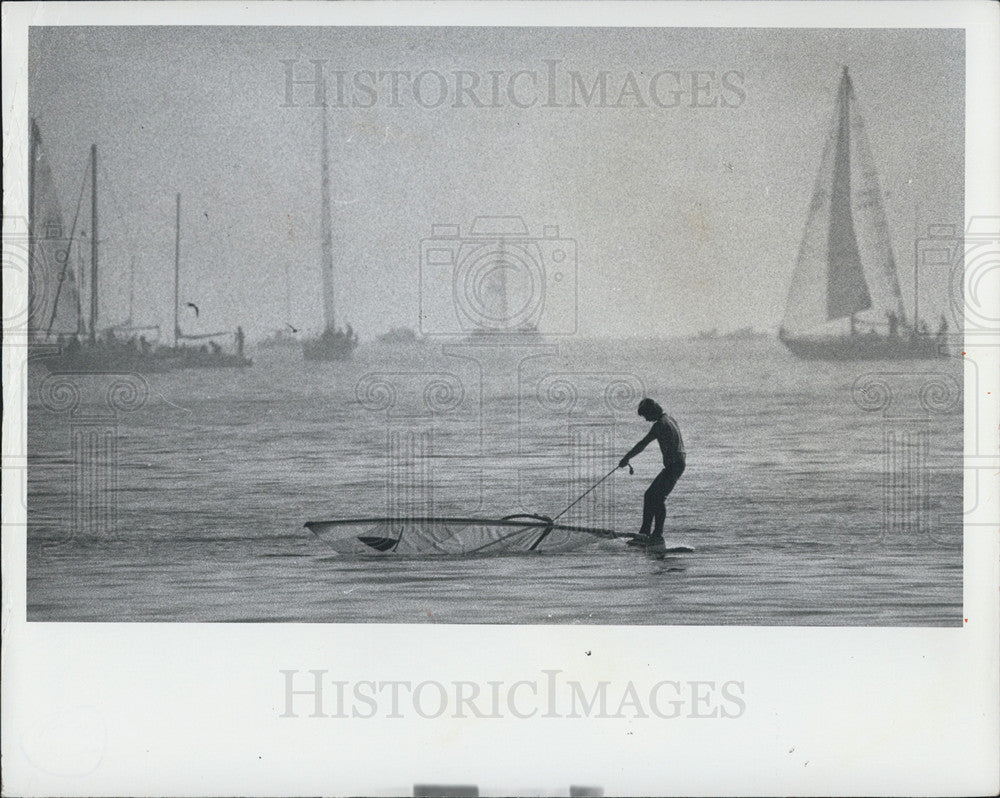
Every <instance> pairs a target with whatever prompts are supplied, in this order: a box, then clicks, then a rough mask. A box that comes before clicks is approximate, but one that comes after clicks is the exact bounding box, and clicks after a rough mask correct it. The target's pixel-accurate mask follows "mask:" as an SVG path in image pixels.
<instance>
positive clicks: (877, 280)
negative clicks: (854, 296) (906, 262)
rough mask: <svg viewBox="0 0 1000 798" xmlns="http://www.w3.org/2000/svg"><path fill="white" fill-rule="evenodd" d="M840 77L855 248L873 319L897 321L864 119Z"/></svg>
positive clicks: (898, 308)
mask: <svg viewBox="0 0 1000 798" xmlns="http://www.w3.org/2000/svg"><path fill="white" fill-rule="evenodd" d="M843 80H844V81H845V82H846V83H847V95H848V105H849V110H850V114H849V119H850V137H851V167H852V171H851V208H852V210H853V214H854V224H855V230H856V233H857V245H858V252H859V254H860V256H861V263H862V265H863V267H864V272H865V280H866V282H867V285H868V290H869V291H870V292H871V299H872V305H873V308H875V309H876V311H877V312H878V314H879V318H878V319H877V320H878V321H884V320H885V315H886V314H887V313H893V314H894V315H895V316H896V318H897V319H899V321H900V322H903V321H904V319H905V311H904V310H903V297H902V295H901V294H900V290H899V276H898V274H897V273H896V261H895V258H894V257H893V254H892V243H891V242H890V240H889V226H888V224H887V223H886V218H885V208H884V206H883V204H882V189H881V187H880V186H879V180H878V173H877V172H876V170H875V159H874V158H873V157H872V153H871V149H870V147H869V146H868V133H867V131H866V130H865V122H864V119H862V117H861V114H860V113H858V111H857V108H856V105H855V103H856V100H855V99H854V90H853V88H852V86H851V79H850V77H849V76H848V75H847V70H846V69H845V70H844V78H843Z"/></svg>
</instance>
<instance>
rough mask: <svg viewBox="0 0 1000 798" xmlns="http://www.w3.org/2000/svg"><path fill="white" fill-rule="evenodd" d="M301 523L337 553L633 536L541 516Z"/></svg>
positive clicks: (444, 550)
mask: <svg viewBox="0 0 1000 798" xmlns="http://www.w3.org/2000/svg"><path fill="white" fill-rule="evenodd" d="M305 526H306V528H307V529H308V530H309V531H310V532H312V533H313V534H314V535H316V537H318V538H319V539H320V540H322V541H323V542H324V543H326V544H327V545H328V546H329V547H330V548H332V549H333V550H334V551H336V552H337V553H338V554H343V555H346V556H379V555H387V554H393V555H405V556H423V555H477V554H482V555H488V554H500V553H504V554H510V553H516V552H531V551H535V552H561V551H572V550H574V549H579V548H582V547H584V546H588V545H591V544H593V543H594V542H596V541H598V540H602V539H603V540H612V539H615V538H633V537H635V536H634V535H630V534H618V533H616V532H614V530H611V529H598V528H594V527H583V526H573V525H569V524H557V523H555V522H554V521H553V520H552V519H550V518H547V517H546V516H541V515H514V516H507V517H505V518H499V519H491V518H448V517H444V518H345V519H338V520H334V521H310V522H308V523H307V524H306V525H305Z"/></svg>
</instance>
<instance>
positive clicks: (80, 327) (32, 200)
mask: <svg viewBox="0 0 1000 798" xmlns="http://www.w3.org/2000/svg"><path fill="white" fill-rule="evenodd" d="M28 162H29V176H28V194H29V197H28V208H29V210H28V266H29V276H30V280H29V289H28V292H29V309H30V311H29V314H28V340H29V341H30V343H31V344H32V346H30V347H29V349H28V351H29V356H31V360H32V362H36V363H41V364H42V365H43V366H45V368H46V369H48V370H49V371H52V372H60V373H88V374H100V373H108V374H111V373H145V372H154V371H165V370H166V368H167V366H166V365H165V364H164V363H163V362H162V361H160V360H159V359H158V358H156V357H155V354H154V351H153V346H152V345H151V344H149V343H148V342H147V341H146V339H145V337H144V336H139V337H137V336H136V333H139V332H148V331H151V330H156V329H157V328H155V327H141V328H140V327H133V326H132V314H131V309H130V312H129V320H128V323H127V325H124V326H118V327H114V326H112V327H107V328H105V329H104V330H103V331H101V332H99V331H98V315H97V311H98V291H99V288H100V279H99V278H100V272H99V269H98V245H99V241H100V239H99V237H98V201H97V200H98V182H97V174H98V173H97V145H96V144H92V145H91V147H90V168H89V169H88V170H87V175H86V176H85V177H84V181H85V182H84V184H83V186H82V187H81V197H82V196H83V190H84V189H86V188H87V182H88V181H89V183H90V235H89V242H86V241H85V240H84V239H85V238H87V236H86V234H85V233H84V232H83V231H82V230H78V229H77V220H74V222H73V225H72V226H71V227H70V229H69V230H67V229H66V227H65V225H64V222H63V217H62V210H61V207H60V203H59V198H58V192H57V191H56V187H55V181H54V179H53V177H52V170H51V167H50V165H49V162H48V158H47V157H46V153H45V151H44V148H43V146H42V136H41V132H40V131H39V128H38V124H37V122H36V120H34V119H32V120H31V140H30V144H29V154H28ZM85 250H89V257H90V277H89V286H88V289H89V290H88V291H87V293H89V300H90V301H89V314H88V315H87V317H85V316H84V312H83V307H82V304H81V302H82V299H83V297H82V294H83V293H84V292H83V290H82V288H81V279H82V277H83V275H84V258H85V254H84V253H85ZM74 255H75V260H76V266H77V268H76V269H74V268H73V266H74V263H73V262H74ZM133 267H134V262H133ZM36 353H37V354H36Z"/></svg>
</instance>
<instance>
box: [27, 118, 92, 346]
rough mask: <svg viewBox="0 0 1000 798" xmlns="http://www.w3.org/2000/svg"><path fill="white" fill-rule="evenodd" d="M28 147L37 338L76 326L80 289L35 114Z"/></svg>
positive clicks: (31, 321) (32, 325)
mask: <svg viewBox="0 0 1000 798" xmlns="http://www.w3.org/2000/svg"><path fill="white" fill-rule="evenodd" d="M30 149H31V152H30V154H29V158H30V166H31V175H30V176H29V186H30V189H29V193H30V194H31V196H30V197H29V205H30V208H29V217H28V219H29V231H28V241H29V243H28V246H29V259H28V265H29V269H28V277H29V280H28V302H29V305H28V306H29V308H30V312H29V315H28V335H29V337H30V338H31V339H32V340H35V341H40V340H48V339H58V337H59V336H66V335H76V334H77V333H79V332H80V331H81V330H80V329H79V327H80V291H79V286H78V284H77V276H76V273H75V270H74V269H73V265H72V252H73V247H72V242H73V231H72V230H70V229H69V228H67V227H66V225H65V221H64V219H63V215H62V209H61V208H60V204H59V197H58V194H57V192H56V187H55V181H54V180H53V177H52V168H51V166H50V164H49V160H48V157H47V156H46V154H45V149H44V148H43V146H42V135H41V132H40V131H39V129H38V125H37V123H36V122H35V120H34V119H32V120H31V148H30Z"/></svg>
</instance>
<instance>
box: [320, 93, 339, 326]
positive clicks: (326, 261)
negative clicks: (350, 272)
mask: <svg viewBox="0 0 1000 798" xmlns="http://www.w3.org/2000/svg"><path fill="white" fill-rule="evenodd" d="M321 113H322V115H323V116H322V118H323V124H322V130H323V140H322V149H321V151H322V158H323V164H322V167H321V172H320V182H321V186H320V190H321V197H322V214H323V219H322V235H323V243H322V269H323V322H324V329H327V330H333V329H336V328H335V327H334V324H335V319H334V305H333V300H334V296H333V230H332V227H331V220H330V153H329V148H328V145H327V132H326V101H325V99H324V102H323V107H322V109H321Z"/></svg>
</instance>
